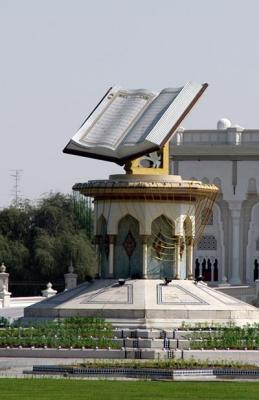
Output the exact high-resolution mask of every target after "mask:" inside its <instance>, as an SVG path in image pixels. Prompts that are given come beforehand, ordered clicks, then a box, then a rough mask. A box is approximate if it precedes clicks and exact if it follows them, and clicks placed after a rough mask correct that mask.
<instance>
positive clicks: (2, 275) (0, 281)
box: [0, 263, 9, 291]
mask: <svg viewBox="0 0 259 400" xmlns="http://www.w3.org/2000/svg"><path fill="white" fill-rule="evenodd" d="M8 283H9V274H8V273H7V272H6V266H5V265H4V263H2V265H1V266H0V290H1V289H2V288H3V287H4V286H5V289H6V290H7V291H8Z"/></svg>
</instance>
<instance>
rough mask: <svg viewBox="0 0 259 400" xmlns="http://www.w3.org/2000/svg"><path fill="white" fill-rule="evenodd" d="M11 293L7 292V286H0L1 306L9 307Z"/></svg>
mask: <svg viewBox="0 0 259 400" xmlns="http://www.w3.org/2000/svg"><path fill="white" fill-rule="evenodd" d="M10 297H11V293H10V292H8V290H7V288H6V286H5V285H3V286H2V288H1V289H0V299H1V300H2V308H8V307H10V302H11V299H10Z"/></svg>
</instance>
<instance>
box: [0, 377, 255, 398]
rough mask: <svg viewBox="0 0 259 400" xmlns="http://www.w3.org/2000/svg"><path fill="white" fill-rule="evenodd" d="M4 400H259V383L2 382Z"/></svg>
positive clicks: (51, 380) (1, 394) (3, 380)
mask: <svg viewBox="0 0 259 400" xmlns="http://www.w3.org/2000/svg"><path fill="white" fill-rule="evenodd" d="M0 398H1V399H3V400H9V399H12V400H16V399H18V400H21V399H22V400H30V399H36V400H49V399H54V400H71V399H72V400H79V399H80V400H81V399H82V400H83V399H84V400H88V399H93V400H99V399H101V400H128V399H136V400H137V399H149V400H150V399H155V400H160V399H161V400H162V399H163V400H165V399H177V400H181V399H183V400H189V399H190V400H196V399H197V400H198V399H199V400H201V399H204V400H205V399H206V400H207V399H210V400H218V399H231V400H233V399H236V400H242V399H244V400H247V399H249V400H258V398H259V382H258V383H257V382H151V381H149V382H145V381H134V382H133V381H87V380H66V379H0Z"/></svg>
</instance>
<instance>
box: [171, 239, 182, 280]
mask: <svg viewBox="0 0 259 400" xmlns="http://www.w3.org/2000/svg"><path fill="white" fill-rule="evenodd" d="M181 258H182V237H181V236H175V268H173V271H172V274H173V278H174V279H180V263H181Z"/></svg>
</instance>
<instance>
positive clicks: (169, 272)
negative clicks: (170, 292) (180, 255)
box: [147, 215, 176, 279]
mask: <svg viewBox="0 0 259 400" xmlns="http://www.w3.org/2000/svg"><path fill="white" fill-rule="evenodd" d="M175 246H176V239H175V224H174V222H173V221H172V220H171V219H170V218H168V217H166V216H165V215H160V216H159V217H157V218H156V219H155V220H154V221H152V224H151V246H150V249H149V262H148V271H147V272H148V273H147V275H148V277H149V278H151V279H159V278H162V279H163V278H165V277H167V278H173V277H174V276H173V275H174V270H175Z"/></svg>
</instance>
